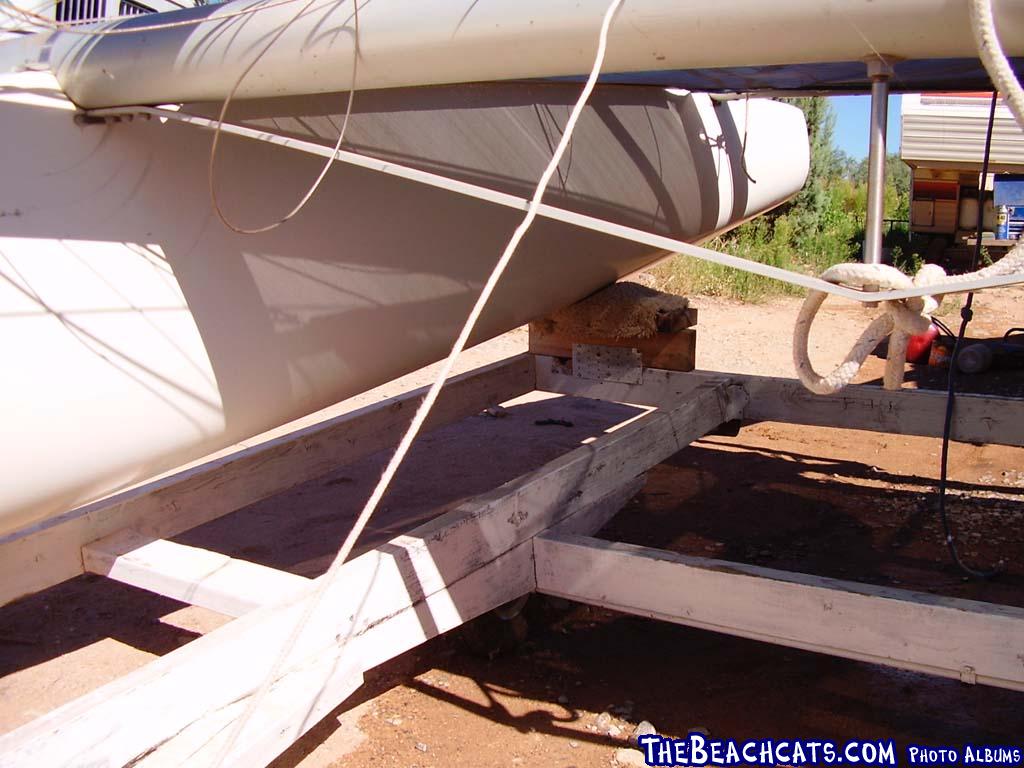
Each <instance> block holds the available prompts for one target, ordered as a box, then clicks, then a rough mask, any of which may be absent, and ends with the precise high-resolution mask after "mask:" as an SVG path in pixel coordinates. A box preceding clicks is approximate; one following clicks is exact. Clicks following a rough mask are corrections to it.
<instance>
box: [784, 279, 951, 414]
mask: <svg viewBox="0 0 1024 768" xmlns="http://www.w3.org/2000/svg"><path fill="white" fill-rule="evenodd" d="M821 278H822V280H827V281H828V282H830V283H839V284H842V285H847V286H850V287H852V288H863V289H865V290H880V289H881V290H901V289H906V288H913V287H923V286H928V285H937V284H940V283H942V282H945V281H946V279H947V278H946V273H945V271H944V270H943V269H942V267H940V266H938V265H936V264H926V265H924V266H923V267H922V268H921V269H920V270H918V272H917V274H916V275H915V276H914V278H913V279H911V278H910V277H908V276H907V275H905V274H903V273H902V272H900V271H899V270H898V269H896V268H895V267H890V266H889V265H887V264H852V263H851V264H836V265H835V266H833V267H829V268H828V269H826V270H825V271H824V272H823V273H822V275H821ZM824 301H825V294H824V293H822V292H820V291H811V292H810V293H809V294H808V296H807V298H806V299H805V300H804V304H803V306H802V307H801V308H800V314H799V316H798V317H797V322H796V328H795V330H794V335H793V362H794V364H795V365H796V371H797V375H798V376H799V377H800V381H801V382H803V385H804V386H805V387H807V388H808V389H809V390H811V391H812V392H814V393H816V394H819V395H831V394H834V393H835V392H838V391H839V390H840V389H842V388H843V387H845V386H846V385H847V384H849V383H850V382H851V381H853V377H854V376H856V375H857V372H858V371H859V370H860V369H861V366H862V365H864V361H865V360H866V359H867V356H868V355H869V354H871V351H872V350H873V349H874V348H875V347H877V346H878V343H879V342H880V341H882V339H884V338H885V337H886V336H890V339H889V352H888V355H887V358H886V369H885V377H884V382H885V388H886V389H899V387H900V385H901V384H902V383H903V367H904V363H905V362H906V357H907V342H908V340H909V339H910V337H911V336H914V335H916V334H919V333H924V332H925V331H927V330H928V326H929V325H930V324H931V319H930V315H931V314H932V313H933V312H935V310H936V309H938V307H939V300H936V299H935V298H934V297H932V296H921V297H912V298H909V299H901V300H899V301H885V302H882V308H883V312H882V314H880V315H878V316H877V317H875V319H874V320H872V321H871V324H870V325H868V327H867V328H866V329H865V330H864V332H863V333H862V334H861V335H860V338H858V339H857V342H856V343H855V344H854V345H853V348H852V349H851V350H850V352H849V354H847V356H846V358H845V359H844V360H843V362H842V363H841V364H840V365H839V366H838V367H837V368H836V369H835V370H834V371H832V373H830V374H828V375H827V376H820V375H819V374H818V373H817V372H816V371H815V370H814V367H813V366H812V365H811V361H810V357H809V355H808V352H807V341H808V337H809V335H810V328H811V323H812V322H813V321H814V317H815V315H816V314H817V313H818V310H819V309H820V308H821V305H822V303H823V302H824Z"/></svg>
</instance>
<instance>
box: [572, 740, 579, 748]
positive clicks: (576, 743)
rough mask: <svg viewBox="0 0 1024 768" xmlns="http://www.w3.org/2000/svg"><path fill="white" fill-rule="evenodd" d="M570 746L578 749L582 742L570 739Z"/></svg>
mask: <svg viewBox="0 0 1024 768" xmlns="http://www.w3.org/2000/svg"><path fill="white" fill-rule="evenodd" d="M569 746H570V747H572V748H573V749H578V748H579V746H580V743H579V742H578V741H570V742H569Z"/></svg>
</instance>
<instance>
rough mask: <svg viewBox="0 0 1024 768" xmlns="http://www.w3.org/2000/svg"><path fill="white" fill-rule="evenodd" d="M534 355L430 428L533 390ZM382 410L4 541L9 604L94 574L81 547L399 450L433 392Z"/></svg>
mask: <svg viewBox="0 0 1024 768" xmlns="http://www.w3.org/2000/svg"><path fill="white" fill-rule="evenodd" d="M533 371H534V369H533V357H532V356H531V355H529V354H525V353H524V354H522V355H517V356H516V357H512V358H509V359H508V360H504V361H501V362H499V363H495V364H492V365H488V366H484V367H483V368H478V369H476V370H474V371H470V372H468V373H465V374H462V375H460V376H456V377H454V378H453V379H452V380H451V381H450V382H449V383H448V384H447V386H446V387H445V389H444V390H442V392H441V396H440V398H439V399H438V402H437V404H436V405H435V407H434V410H433V413H432V414H431V418H430V420H429V421H428V423H427V428H428V429H430V428H434V427H438V426H441V425H443V424H448V423H450V422H453V421H457V420H459V419H461V418H464V417H466V416H471V415H473V414H474V413H477V412H479V411H480V410H482V409H484V408H485V407H487V406H488V405H493V404H496V403H500V402H504V401H506V400H509V399H511V398H513V397H517V396H519V395H521V394H524V393H526V392H529V391H531V390H532V389H533V388H534V375H533ZM426 389H427V388H426V387H422V388H420V389H416V390H414V391H411V392H408V393H405V394H403V395H400V396H398V397H394V398H391V399H389V400H386V401H384V402H383V403H379V404H374V405H370V406H367V407H365V408H361V409H359V410H356V411H353V412H351V413H346V414H343V415H341V416H337V417H335V418H333V419H330V420H328V421H325V422H322V423H320V424H316V425H313V426H311V427H307V428H305V429H300V430H298V431H296V432H293V433H291V434H288V435H283V436H281V437H278V438H275V439H273V440H270V441H268V442H266V443H263V444H261V445H257V446H253V447H252V448H247V449H245V450H242V451H239V452H237V453H233V454H230V455H228V456H224V457H221V458H218V459H216V460H214V461H210V462H208V463H206V464H202V465H199V466H195V467H191V468H189V469H187V470H184V471H182V472H179V473H177V474H175V475H171V476H169V477H164V478H161V479H160V480H157V481H155V482H152V483H148V484H146V485H143V486H140V487H138V488H134V489H132V490H129V491H126V492H124V493H121V494H118V495H116V496H113V497H110V498H108V499H103V500H101V501H98V502H96V503H93V504H90V505H88V506H84V507H80V508H78V509H76V510H73V511H71V512H68V513H67V514H65V515H62V516H60V517H57V518H53V519H50V520H46V521H44V522H41V523H38V524H35V525H32V526H30V527H28V528H25V529H23V530H21V531H17V532H15V533H12V534H8V535H6V536H3V537H0V605H2V604H4V603H7V602H9V601H11V600H13V599H15V598H17V597H20V596H22V595H26V594H31V593H32V592H37V591H39V590H41V589H45V588H46V587H50V586H53V585H54V584H59V583H60V582H61V581H64V580H66V579H70V578H73V577H75V576H78V575H80V574H82V573H84V572H85V566H84V564H83V561H82V555H81V549H82V547H83V546H85V545H86V544H88V543H89V542H92V541H95V540H96V539H100V538H104V537H106V536H110V535H111V534H113V533H116V532H117V531H119V530H121V529H127V528H131V529H134V530H135V531H137V532H138V533H142V534H146V535H148V536H150V537H151V538H153V539H161V538H167V537H170V536H174V535H176V534H178V533H181V532H183V531H187V530H188V529H190V528H194V527H195V526H197V525H201V524H202V523H206V522H209V521H210V520H214V519H216V518H218V517H221V516H223V515H226V514H228V513H230V512H233V511H234V510H236V509H241V508H242V507H244V506H247V505H249V504H252V503H253V502H255V501H259V500H260V499H263V498H266V497H268V496H272V495H274V494H276V493H280V492H281V491H283V490H285V489H287V488H290V487H292V486H294V485H298V484H299V483H303V482H306V481H307V480H311V479H313V478H314V477H318V476H320V475H322V474H324V473H325V472H328V471H330V470H332V469H334V468H336V467H338V466H344V465H345V464H349V463H351V462H353V461H355V460H357V459H359V458H361V457H363V456H366V455H369V454H371V453H374V452H375V451H378V450H381V449H383V448H387V447H388V446H391V445H394V444H395V443H396V442H397V441H398V439H399V437H400V436H401V434H402V433H403V432H404V430H405V428H406V426H407V425H408V423H409V421H410V420H411V419H412V414H413V412H414V411H415V408H416V405H417V404H418V403H419V401H420V399H421V398H422V397H423V395H424V394H425V393H426Z"/></svg>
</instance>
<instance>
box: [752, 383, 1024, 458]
mask: <svg viewBox="0 0 1024 768" xmlns="http://www.w3.org/2000/svg"><path fill="white" fill-rule="evenodd" d="M738 378H739V381H740V382H741V383H742V384H743V386H744V387H745V388H746V389H747V391H748V392H749V393H750V405H749V406H748V407H747V411H746V413H745V414H744V418H747V419H755V420H758V421H781V422H787V423H790V424H806V425H808V426H830V427H842V428H845V429H865V430H869V431H872V432H890V433H895V434H901V435H923V436H926V437H941V436H942V424H943V419H944V418H945V413H946V393H945V392H933V391H928V390H923V389H901V390H897V391H893V392H889V391H887V390H885V389H882V388H881V387H875V386H865V385H857V386H852V387H847V388H846V389H844V390H843V391H842V392H839V393H838V394H835V395H828V396H822V395H815V394H812V393H811V392H808V391H807V390H806V389H804V387H803V385H802V384H800V382H799V381H796V380H793V379H779V378H772V377H768V376H741V377H738ZM951 437H952V439H953V440H956V441H957V442H961V443H990V444H992V445H1016V446H1021V445H1024V399H1022V398H1016V397H994V396H989V395H967V394H958V395H957V396H956V408H955V409H954V411H953V424H952V432H951Z"/></svg>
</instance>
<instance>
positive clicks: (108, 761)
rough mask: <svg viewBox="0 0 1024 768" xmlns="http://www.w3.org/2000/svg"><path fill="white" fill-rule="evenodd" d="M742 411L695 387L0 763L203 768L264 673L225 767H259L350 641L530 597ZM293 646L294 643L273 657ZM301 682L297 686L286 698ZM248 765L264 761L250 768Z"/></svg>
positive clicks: (319, 700) (335, 698)
mask: <svg viewBox="0 0 1024 768" xmlns="http://www.w3.org/2000/svg"><path fill="white" fill-rule="evenodd" d="M745 404H746V395H745V393H744V392H743V391H742V389H740V388H738V387H733V386H730V385H729V384H728V383H726V382H723V381H717V382H705V383H704V384H702V385H701V386H700V387H698V388H697V390H695V391H694V393H693V395H692V397H690V398H689V399H687V400H686V401H685V402H681V403H676V404H674V405H672V406H671V407H666V408H665V409H659V410H655V411H652V412H651V413H648V414H645V415H643V416H641V417H640V418H638V419H636V420H632V421H630V422H629V423H627V424H625V425H624V426H622V427H620V428H619V429H616V430H613V431H611V432H610V433H608V434H605V435H603V436H601V437H600V438H598V439H597V440H595V441H594V442H593V443H590V444H587V445H583V446H580V447H579V448H577V449H575V450H573V451H571V452H570V453H568V454H566V455H565V456H562V457H559V458H558V459H556V460H554V461H552V462H549V463H548V464H547V465H545V466H544V467H542V468H540V469H538V470H536V471H534V472H531V473H529V474H527V475H524V476H522V477H520V478H517V479H515V480H512V481H510V482H509V483H506V484H505V485H503V486H501V487H500V488H498V489H495V490H494V491H492V492H489V493H486V494H483V495H481V496H479V497H476V498H475V499H472V500H470V501H468V502H466V503H464V504H462V505H460V506H459V507H458V508H456V509H454V510H452V511H450V512H448V513H446V514H444V515H441V516H439V517H438V518H436V519H434V520H432V521H431V522H429V523H427V524H425V525H423V526H421V527H420V528H418V529H416V530H415V531H414V532H413V533H412V534H410V535H407V536H399V537H397V538H395V539H393V540H392V541H391V542H389V543H388V544H387V545H385V546H383V547H381V548H379V549H378V550H375V551H373V552H369V553H366V554H364V555H361V556H360V557H357V558H355V559H354V560H352V561H350V562H349V563H346V564H345V566H344V567H343V568H342V569H341V572H340V574H339V575H338V578H335V579H333V580H332V581H331V582H330V583H325V582H324V581H323V580H322V579H320V580H317V581H315V582H314V585H313V587H312V589H311V590H309V591H305V592H304V593H303V595H302V596H301V598H300V599H298V600H295V601H292V602H289V603H286V604H281V605H275V606H268V607H265V608H259V609H257V610H255V611H252V612H250V613H248V614H246V615H245V616H242V617H241V618H239V619H236V620H235V621H233V622H231V623H230V624H228V625H226V626H224V627H222V628H220V629H219V630H217V631H216V632H213V633H211V634H209V635H207V636H205V637H202V638H199V639H198V640H196V641H194V642H193V643H190V644H189V645H186V646H184V647H182V648H180V649H178V650H176V651H174V652H172V653H171V654H168V655H167V656H165V657H163V658H161V659H158V660H157V661H155V662H153V663H152V664H149V665H147V666H146V667H144V668H143V669H141V670H138V671H137V672H134V673H131V674H129V675H127V676H125V677H124V678H121V679H120V680H116V681H114V682H113V683H111V684H109V685H107V686H104V687H103V688H100V689H99V690H97V691H94V692H93V693H90V694H88V695H86V696H84V697H82V698H80V699H78V700H76V701H74V702H71V703H69V704H68V705H66V706H64V707H61V708H59V709H57V710H55V711H54V712H51V713H50V714H48V715H45V716H43V717H42V718H40V719H38V720H36V721H34V722H33V723H30V724H28V725H26V726H24V727H23V728H20V729H18V730H16V731H14V732H12V733H10V734H8V735H6V736H3V737H0V754H3V755H4V762H5V765H6V766H11V768H13V767H15V766H25V767H26V768H27V767H28V766H32V768H35V766H39V765H46V766H62V765H81V764H86V763H90V764H92V763H95V764H97V765H124V764H136V765H147V764H153V765H156V764H166V762H168V761H165V760H164V757H163V756H164V755H168V754H173V755H175V756H179V755H181V754H184V753H185V752H186V751H188V750H192V751H190V752H188V754H189V755H190V757H189V760H188V764H189V765H190V766H202V765H211V764H213V762H212V761H213V758H212V757H211V754H210V750H211V749H218V748H223V745H220V744H219V743H218V742H217V740H216V739H213V738H211V733H214V732H215V733H223V732H225V731H226V730H231V726H230V723H233V722H234V721H235V720H236V719H237V718H238V717H239V716H240V715H241V712H242V710H241V709H239V707H243V708H244V706H248V703H249V702H251V701H252V698H253V696H254V690H255V689H256V688H258V686H260V684H261V682H262V680H263V679H264V678H265V677H266V675H267V674H268V670H270V669H271V668H274V669H277V670H279V671H280V674H279V676H278V677H277V679H276V682H275V685H274V686H273V687H272V688H271V690H270V693H269V694H268V695H267V697H266V698H267V700H268V701H266V702H261V703H260V705H259V707H258V709H259V710H260V711H263V710H264V708H265V707H266V708H267V711H271V712H274V713H277V714H275V717H276V718H277V719H276V720H274V721H273V722H272V723H270V724H267V723H266V722H262V721H261V722H262V725H261V728H260V729H258V730H255V729H253V728H248V727H247V728H246V731H245V734H244V738H240V739H239V740H238V742H237V743H236V745H235V748H234V749H233V750H232V759H231V760H230V761H225V762H224V763H223V764H224V765H236V764H237V765H255V764H264V763H265V761H269V760H270V759H271V758H272V757H273V756H274V755H275V754H277V751H279V749H280V748H282V747H283V746H286V744H285V741H286V739H282V738H279V737H278V736H277V734H279V733H280V732H282V731H283V732H286V733H287V734H288V737H289V738H290V737H292V736H293V735H294V734H296V733H299V732H301V730H302V729H303V728H307V727H309V725H311V724H312V723H313V722H315V721H316V718H318V717H319V716H321V715H322V713H324V712H326V711H329V710H330V709H331V708H333V707H334V706H336V705H337V704H338V703H339V702H340V701H341V699H342V698H343V697H344V695H347V691H348V687H347V686H348V685H349V678H347V677H346V678H344V679H343V680H338V679H337V678H336V676H335V677H330V678H329V679H327V681H326V682H325V683H323V684H322V685H321V684H320V683H319V682H318V681H317V680H316V678H315V676H314V677H312V678H311V677H309V676H307V670H309V669H311V668H315V669H318V670H345V669H346V668H347V667H346V665H349V664H350V663H351V662H350V661H349V656H348V655H347V654H346V655H344V656H343V655H342V651H341V647H342V646H343V644H344V641H345V640H346V639H347V638H351V639H356V638H359V637H360V636H363V635H366V634H367V633H368V631H369V630H370V629H371V628H372V627H374V626H375V625H377V624H380V623H381V622H383V621H386V620H389V618H390V617H392V616H396V615H398V614H400V613H403V612H408V611H413V617H414V618H408V617H407V619H406V620H407V621H415V622H416V623H418V625H419V626H420V628H421V629H420V632H421V633H422V634H423V636H431V635H432V634H436V633H437V632H440V631H444V630H445V629H446V628H448V627H450V626H453V625H455V624H457V623H459V622H461V621H463V620H465V619H466V618H467V617H469V616H471V615H475V613H477V612H481V611H484V610H488V609H489V608H492V607H494V606H495V605H497V604H499V603H501V602H507V601H508V600H510V599H513V598H514V597H516V596H517V594H515V593H516V592H518V593H519V594H521V593H522V592H525V591H529V589H531V588H532V584H533V549H532V542H531V539H532V538H533V537H534V536H536V535H537V534H538V533H540V532H542V531H544V530H546V529H547V528H549V527H551V526H552V525H555V524H557V523H558V522H560V521H561V520H564V519H567V518H569V517H571V516H573V515H575V514H576V513H578V512H580V511H581V510H584V509H587V508H589V507H592V506H593V505H594V504H595V503H597V502H598V501H600V500H601V499H603V498H604V497H606V496H608V494H610V493H612V492H614V491H616V490H619V489H621V488H622V487H623V486H624V485H627V484H628V483H629V482H630V481H631V480H632V479H633V478H635V477H636V476H637V475H639V474H640V473H642V472H644V471H645V470H647V469H649V468H650V467H652V466H654V465H655V464H657V463H659V462H660V461H662V460H664V459H665V458H667V457H669V456H671V455H672V454H674V453H675V452H677V451H678V450H679V449H681V448H683V447H684V446H686V445H687V444H688V443H690V442H691V441H693V440H694V439H696V438H698V437H700V436H701V435H703V434H705V433H707V432H708V431H709V430H710V429H713V428H714V427H716V426H718V425H719V424H721V423H723V422H726V421H729V420H731V419H733V418H736V416H737V415H738V414H739V413H740V412H741V411H742V409H743V406H744V405H745ZM300 622H301V627H302V628H301V631H296V627H297V626H299V624H300ZM289 638H294V642H292V643H290V644H289V645H288V646H287V647H288V648H289V650H288V651H287V653H284V652H283V651H282V649H283V648H285V645H286V641H287V640H288V639H289ZM279 655H280V656H283V658H282V659H280V660H278V659H277V657H278V656H279ZM275 660H277V661H278V663H276V664H275ZM339 674H340V673H339ZM296 676H298V677H301V678H302V679H303V681H304V683H303V685H302V686H298V687H297V686H295V685H292V684H291V681H292V680H293V679H295V678H296ZM211 681H215V684H213V683H212V682H211ZM271 699H272V701H270V700H271ZM225 713H229V714H225ZM310 713H312V714H310ZM226 719H227V721H229V722H226V721H225V720H226ZM182 744H185V745H186V746H184V747H183V746H181V745H182ZM211 744H213V745H214V746H213V747H211V746H210V745H211ZM275 750H276V751H275ZM254 754H258V755H259V762H258V763H256V762H249V763H246V762H245V760H246V759H247V760H250V761H252V760H254V759H255V758H253V755H254ZM239 755H241V756H242V757H237V756H239ZM236 757H237V760H236ZM242 758H244V759H242ZM132 761H136V762H135V763H133V762H132ZM170 762H173V760H172V761H170Z"/></svg>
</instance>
